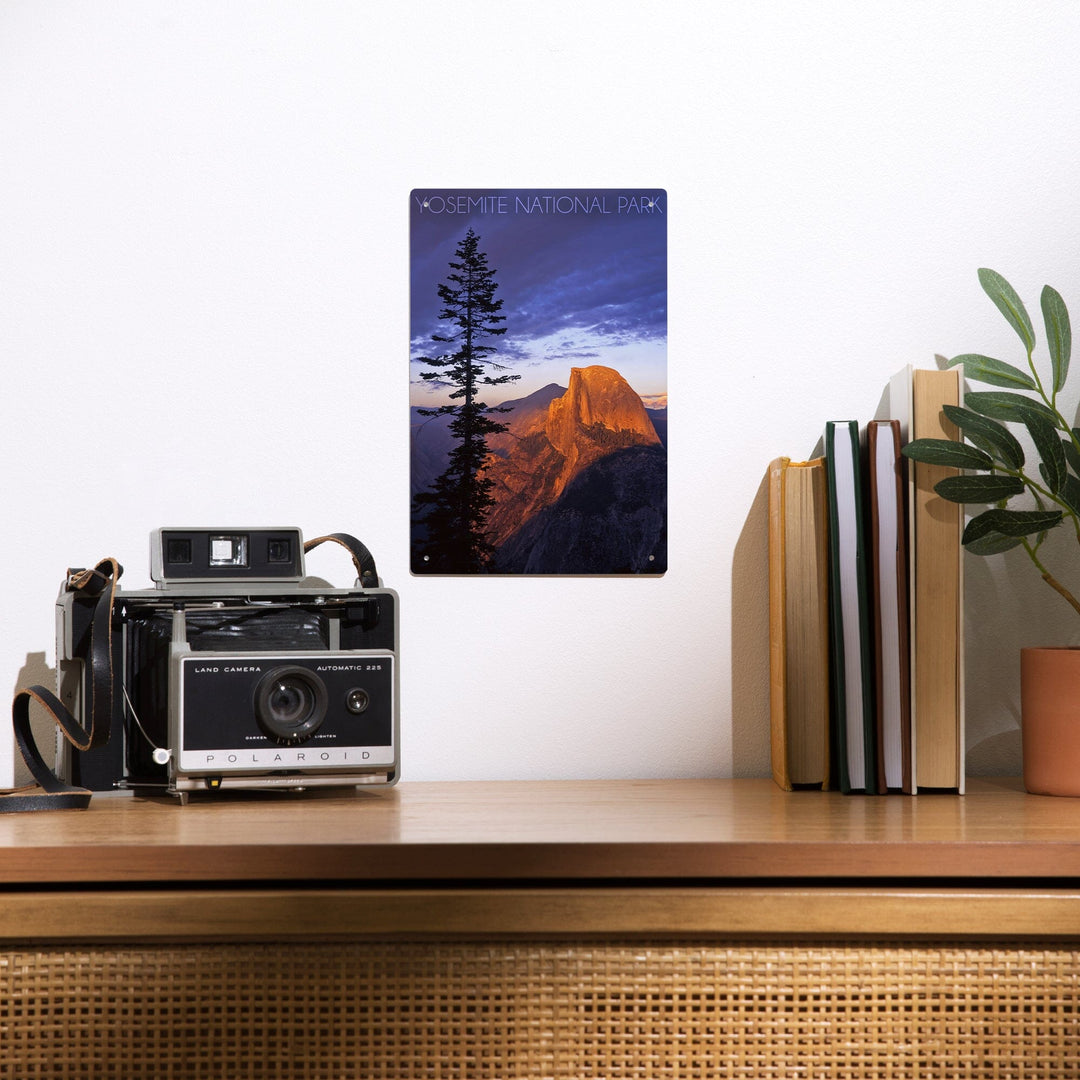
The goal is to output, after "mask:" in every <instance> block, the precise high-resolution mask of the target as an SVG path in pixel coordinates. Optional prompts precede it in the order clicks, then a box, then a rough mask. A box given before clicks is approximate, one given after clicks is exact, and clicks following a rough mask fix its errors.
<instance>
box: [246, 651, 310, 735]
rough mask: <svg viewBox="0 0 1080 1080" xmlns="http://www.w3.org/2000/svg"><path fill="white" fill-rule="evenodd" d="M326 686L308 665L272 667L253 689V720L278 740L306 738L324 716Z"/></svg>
mask: <svg viewBox="0 0 1080 1080" xmlns="http://www.w3.org/2000/svg"><path fill="white" fill-rule="evenodd" d="M326 701H327V694H326V686H325V684H324V683H323V681H322V679H320V678H319V677H318V675H316V674H315V673H314V672H312V671H309V670H308V669H307V668H303V667H298V666H290V667H280V668H275V669H274V670H273V671H270V672H268V673H267V674H266V675H264V676H263V677H262V679H261V680H260V681H259V685H258V686H257V687H256V688H255V719H256V720H257V721H258V724H259V727H261V728H262V730H263V731H264V732H265V733H266V734H267V735H269V736H270V738H271V739H275V740H277V741H278V742H285V743H298V742H303V741H304V740H305V739H309V738H310V737H311V736H312V735H314V734H315V732H316V731H318V730H319V726H320V725H321V724H322V722H323V720H324V719H325V717H326Z"/></svg>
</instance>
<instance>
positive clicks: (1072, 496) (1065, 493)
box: [1059, 473, 1080, 514]
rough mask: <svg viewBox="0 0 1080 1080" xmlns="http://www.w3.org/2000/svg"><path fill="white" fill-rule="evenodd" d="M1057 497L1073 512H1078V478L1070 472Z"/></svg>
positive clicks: (1079, 482) (1079, 490) (1079, 494)
mask: <svg viewBox="0 0 1080 1080" xmlns="http://www.w3.org/2000/svg"><path fill="white" fill-rule="evenodd" d="M1059 498H1061V499H1063V500H1064V501H1065V502H1066V503H1068V506H1069V509H1070V510H1072V512H1073V513H1074V514H1080V480H1077V478H1076V477H1075V476H1073V475H1072V473H1069V475H1068V476H1067V477H1066V478H1065V484H1064V486H1063V487H1062V489H1061V491H1060V492H1059Z"/></svg>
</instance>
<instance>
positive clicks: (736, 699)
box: [731, 471, 772, 776]
mask: <svg viewBox="0 0 1080 1080" xmlns="http://www.w3.org/2000/svg"><path fill="white" fill-rule="evenodd" d="M769 753H770V750H769V476H768V472H767V471H766V473H765V474H764V475H763V476H762V478H761V484H760V485H759V487H758V490H757V494H756V495H755V496H754V501H753V503H752V504H751V506H750V512H749V513H748V514H747V516H746V521H745V522H744V524H743V527H742V531H741V532H740V533H739V539H738V540H737V541H736V544H735V554H734V557H733V559H732V565H731V761H732V772H733V775H735V776H770V775H771V774H772V770H771V763H770V760H769Z"/></svg>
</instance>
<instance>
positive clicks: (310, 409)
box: [0, 0, 1080, 783]
mask: <svg viewBox="0 0 1080 1080" xmlns="http://www.w3.org/2000/svg"><path fill="white" fill-rule="evenodd" d="M1078 45H1080V7H1078V6H1077V5H1076V4H1074V3H1072V2H1070V0H1060V2H1042V3H1039V2H1034V0H1027V2H1016V3H1006V2H1002V0H982V2H965V3H952V4H941V3H940V2H939V0H934V2H928V3H906V4H905V3H900V4H892V5H888V6H886V5H879V4H866V3H862V2H850V3H844V2H840V0H816V2H812V3H810V2H807V3H802V2H799V3H795V2H785V3H765V2H761V0H738V2H732V3H722V2H721V3H716V2H715V0H714V2H711V3H705V2H702V3H692V2H686V0H669V2H668V3H667V4H664V5H660V6H657V5H645V4H637V5H634V4H626V3H614V2H609V0H594V2H589V0H585V2H582V0H574V2H566V0H550V2H548V3H545V4H543V5H525V4H513V3H505V2H502V3H495V2H490V0H460V2H459V3H456V4H453V5H445V4H435V3H429V2H413V3H402V4H383V5H372V4H366V3H352V4H350V3H319V2H312V0H304V2H299V0H296V2H281V3H276V4H274V3H232V4H222V3H219V2H217V0H213V2H205V3H202V2H190V0H187V2H179V0H178V2H175V3H164V2H159V0H144V2H131V3H109V2H106V0H100V2H97V3H94V4H67V3H57V2H33V0H25V2H11V0H8V2H7V3H5V4H4V5H3V6H2V7H0V371H2V374H0V380H2V387H3V392H2V404H0V408H2V410H3V413H2V418H0V419H2V422H0V438H2V440H3V458H2V460H3V466H2V467H3V475H4V488H3V490H4V495H5V497H4V503H5V505H6V515H5V519H4V528H3V530H2V540H0V545H2V547H0V561H2V564H3V566H4V567H5V582H4V586H5V587H4V598H3V601H2V604H0V688H3V689H4V690H5V692H7V691H8V690H14V688H15V687H16V685H17V684H18V683H19V682H20V680H21V679H23V678H26V677H28V676H27V674H26V673H25V672H24V671H23V669H24V668H25V667H27V665H28V661H29V668H30V669H32V670H31V674H32V675H33V677H34V678H40V677H41V675H40V673H35V672H37V671H38V669H40V668H41V666H42V665H43V664H46V663H51V661H52V658H53V644H52V634H53V622H52V620H53V610H52V609H53V601H54V598H55V594H56V590H57V586H58V584H59V581H60V579H61V576H62V574H63V571H64V569H65V568H66V567H68V566H70V565H83V564H86V563H89V562H91V561H93V560H96V559H97V558H100V557H101V556H103V555H110V554H111V555H115V556H117V557H118V558H119V559H120V560H121V562H123V563H124V564H125V566H126V568H127V573H126V576H125V578H124V584H126V585H127V586H128V587H141V586H144V585H145V584H146V583H147V582H148V577H147V569H148V567H147V535H148V533H149V531H150V530H151V529H152V528H154V527H155V526H158V525H162V524H194V525H202V524H230V523H249V524H256V523H278V522H286V523H292V524H298V525H300V526H301V527H303V528H304V530H305V532H306V533H307V534H308V535H314V534H315V533H317V532H321V531H324V530H329V529H343V530H346V531H350V532H354V533H356V534H357V535H359V536H361V537H362V538H363V539H364V540H365V541H366V542H367V543H368V545H369V546H370V547H371V549H372V551H373V552H374V553H375V555H376V558H377V560H378V563H379V568H380V571H381V573H382V575H383V577H384V579H385V580H386V582H387V584H390V585H392V586H394V587H396V588H397V589H398V590H399V591H400V593H401V597H402V607H403V613H404V615H403V622H404V630H403V637H402V653H403V659H402V664H403V671H404V695H403V696H404V706H403V718H402V729H403V765H404V770H403V771H404V774H405V775H406V777H408V778H411V779H442V778H468V777H491V778H510V777H557V776H689V775H730V774H747V773H749V774H762V775H763V774H765V773H767V770H768V748H767V712H766V708H767V703H766V700H765V694H766V690H767V683H766V681H765V675H766V672H765V655H764V627H765V622H764V610H763V605H764V592H763V590H764V578H763V574H762V566H763V564H762V557H763V551H764V547H763V545H764V536H765V533H764V520H763V516H762V505H763V504H762V491H761V481H762V478H763V476H764V471H765V466H766V464H767V462H768V461H769V459H770V458H772V457H774V456H776V455H777V454H780V453H789V454H792V455H796V456H799V455H805V454H807V453H809V451H810V450H811V449H812V448H813V446H814V443H815V441H816V439H817V437H818V435H819V433H820V431H821V428H822V425H823V423H824V421H825V420H826V419H829V418H847V417H850V416H855V417H859V418H865V417H867V416H869V415H871V414H872V412H873V410H874V408H875V406H876V404H877V401H878V397H879V395H880V393H881V390H882V387H883V386H884V383H885V381H886V380H887V379H888V377H889V375H890V374H892V372H893V371H895V370H896V369H897V368H898V367H899V366H900V365H901V364H903V363H906V362H912V363H914V364H916V365H918V366H929V365H930V364H932V356H933V354H934V353H935V352H942V353H946V354H949V355H951V354H954V353H957V352H963V351H981V352H987V353H990V354H991V355H1002V356H1003V358H1005V359H1012V360H1014V361H1015V360H1016V359H1017V355H1016V351H1017V350H1016V347H1015V342H1014V340H1013V338H1012V335H1011V331H1009V330H1008V328H1007V327H1006V326H1005V324H1004V322H1003V321H1002V320H1001V319H1000V318H999V316H998V315H997V313H996V312H995V311H994V310H993V308H992V307H991V306H990V304H989V301H987V300H985V298H984V297H983V296H982V293H981V292H980V291H979V289H978V285H977V282H976V278H975V270H976V268H977V267H978V266H982V265H988V266H992V267H994V268H996V269H998V270H1000V271H1001V272H1002V273H1004V274H1005V275H1006V276H1007V277H1009V278H1010V279H1011V280H1012V281H1013V283H1014V284H1015V285H1016V286H1017V288H1018V289H1019V290H1020V291H1021V294H1022V295H1024V296H1025V297H1026V298H1028V299H1029V301H1030V303H1031V305H1032V307H1033V309H1034V310H1035V311H1036V312H1037V308H1038V301H1037V297H1038V290H1039V288H1040V287H1041V286H1042V284H1043V283H1044V282H1050V283H1052V284H1054V285H1056V286H1057V287H1058V288H1059V289H1060V290H1061V291H1062V293H1063V294H1064V295H1065V297H1066V300H1067V301H1070V302H1071V303H1073V306H1074V309H1075V311H1076V314H1077V316H1078V317H1080V273H1078V272H1080V245H1078V239H1080V237H1078V232H1080V213H1078V205H1080V204H1078V200H1077V190H1078V187H1077V184H1078V177H1080V170H1078V164H1080V162H1078V145H1080V143H1078V134H1077V132H1078V125H1077V120H1078V119H1080V116H1078V102H1080V67H1078V65H1077V64H1076V62H1075V59H1076V55H1077V47H1078ZM424 185H438V186H442V187H450V186H458V187H469V186H477V187H486V186H505V187H545V186H550V187H560V186H561V187H565V186H583V187H588V186H595V187H610V186H619V185H632V186H649V185H651V186H657V187H663V188H666V189H667V191H668V196H669V203H670V216H669V257H670V315H669V318H670V323H669V325H670V350H669V376H670V416H671V429H670V430H671V434H670V533H671V535H670V548H669V550H670V566H671V569H670V570H669V572H668V574H667V575H666V577H664V578H663V579H662V580H655V581H637V580H619V579H605V580H588V581H580V580H542V579H521V580H502V579H500V580H430V579H413V578H411V577H410V576H409V573H408V551H407V544H408V536H407V517H408V494H407V493H408V447H407V431H408V429H407V409H408V398H407V357H408V344H407V343H408V306H407V305H408V295H407V197H408V192H409V191H410V189H411V188H413V187H415V186H424ZM1071 401H1072V402H1073V403H1075V394H1074V395H1073V397H1072V398H1071ZM1065 555H1066V557H1067V558H1070V559H1072V561H1073V563H1074V564H1075V555H1074V554H1073V552H1072V551H1066V552H1065ZM311 569H312V570H314V571H315V572H319V573H322V574H323V575H324V576H328V577H331V578H332V579H334V580H337V581H339V582H340V583H341V584H347V583H348V578H349V576H350V575H349V574H348V573H347V569H348V568H347V567H346V566H345V565H343V564H342V562H341V561H340V560H339V559H338V558H337V556H335V554H334V552H332V551H327V552H326V553H325V555H324V553H323V552H321V551H320V552H319V553H318V558H316V557H313V559H312V563H311ZM1044 589H1045V587H1044V586H1042V585H1041V583H1039V582H1038V581H1037V580H1035V579H1034V577H1033V574H1032V572H1031V570H1030V567H1028V566H1027V565H1026V564H1020V563H1019V562H1011V561H1008V560H1000V559H999V560H996V561H995V562H994V563H991V564H987V563H985V562H983V563H980V564H979V566H978V567H975V568H972V567H970V566H969V594H970V595H969V599H970V604H969V609H968V617H969V623H970V624H971V626H972V632H973V635H975V638H974V639H973V640H977V641H978V645H977V647H976V646H974V645H972V646H970V647H969V674H970V690H971V706H970V708H971V713H972V715H971V725H970V729H969V737H968V741H969V746H970V747H971V756H970V759H969V763H970V765H971V766H972V768H973V769H975V770H976V771H978V770H984V769H989V770H991V771H995V770H1001V771H1006V772H1010V771H1011V772H1016V771H1018V770H1019V751H1018V742H1017V739H1016V715H1015V714H1016V705H1015V702H1016V698H1017V691H1016V685H1015V683H1016V646H1017V644H1018V642H1019V640H1021V639H1024V638H1027V639H1029V640H1031V641H1032V642H1035V641H1038V642H1044V643H1050V642H1052V641H1053V642H1062V641H1064V640H1074V639H1075V638H1076V636H1077V635H1076V631H1075V629H1074V628H1073V626H1072V622H1073V621H1075V620H1072V621H1070V619H1069V618H1068V612H1067V611H1059V609H1058V605H1059V604H1060V601H1057V600H1056V598H1053V597H1050V596H1049V595H1048V593H1047V592H1046V591H1044ZM1017 604H1019V605H1021V607H1023V609H1024V611H1025V616H1026V617H1025V618H1024V619H1021V620H1019V621H1018V620H1016V619H1015V618H1014V615H1015V611H1016V607H1015V605H1017ZM1061 607H1064V605H1061ZM1018 623H1019V625H1018ZM20 673H22V674H20ZM46 677H47V676H46ZM0 747H2V749H0V783H2V782H3V781H4V779H5V774H9V773H10V772H11V766H10V759H9V758H8V757H7V756H6V755H8V751H9V748H8V746H7V743H6V740H0Z"/></svg>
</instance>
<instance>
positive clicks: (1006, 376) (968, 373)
mask: <svg viewBox="0 0 1080 1080" xmlns="http://www.w3.org/2000/svg"><path fill="white" fill-rule="evenodd" d="M958 364H963V365H964V375H965V377H966V378H969V379H975V380H976V381H977V382H984V383H990V385H992V386H1008V387H1011V388H1016V387H1021V388H1023V389H1024V390H1038V389H1039V388H1038V386H1037V385H1036V383H1035V380H1034V379H1033V378H1032V377H1031V376H1030V375H1028V374H1027V373H1026V372H1023V371H1021V370H1020V369H1019V368H1018V367H1013V365H1012V364H1006V363H1005V361H1004V360H995V359H994V358H993V357H992V356H982V355H981V354H979V353H961V354H960V355H959V356H954V357H953V358H952V359H951V360H950V361H949V362H948V365H947V366H948V367H956V366H957V365H958Z"/></svg>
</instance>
